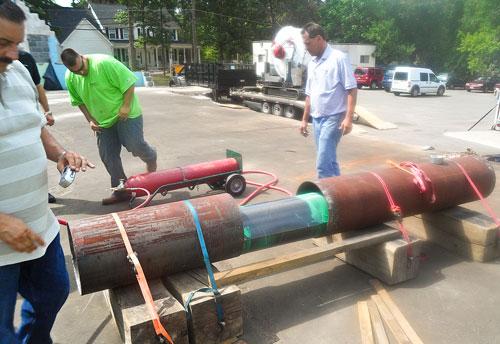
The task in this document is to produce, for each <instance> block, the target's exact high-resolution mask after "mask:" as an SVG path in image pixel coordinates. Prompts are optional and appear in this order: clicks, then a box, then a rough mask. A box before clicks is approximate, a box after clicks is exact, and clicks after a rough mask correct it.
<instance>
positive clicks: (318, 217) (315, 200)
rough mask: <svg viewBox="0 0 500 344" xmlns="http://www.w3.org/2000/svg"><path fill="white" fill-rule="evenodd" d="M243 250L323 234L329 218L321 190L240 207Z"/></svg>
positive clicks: (251, 249)
mask: <svg viewBox="0 0 500 344" xmlns="http://www.w3.org/2000/svg"><path fill="white" fill-rule="evenodd" d="M240 212H241V217H242V220H243V237H244V242H243V252H242V253H246V252H250V251H256V250H261V249H264V248H268V247H272V246H276V245H280V244H284V243H287V242H292V241H296V240H301V239H306V238H311V237H317V236H321V235H322V234H324V233H325V232H326V229H327V223H328V220H329V215H328V203H327V201H326V199H325V198H324V197H323V196H322V195H320V194H318V193H307V194H302V195H299V196H295V197H289V198H284V199H280V200H276V201H271V202H265V203H259V204H255V205H248V206H243V207H240Z"/></svg>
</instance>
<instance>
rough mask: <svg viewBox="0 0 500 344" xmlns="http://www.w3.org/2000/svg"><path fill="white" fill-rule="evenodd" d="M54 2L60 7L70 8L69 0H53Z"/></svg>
mask: <svg viewBox="0 0 500 344" xmlns="http://www.w3.org/2000/svg"><path fill="white" fill-rule="evenodd" d="M54 2H55V3H56V4H58V5H60V6H65V7H71V0H55V1H54Z"/></svg>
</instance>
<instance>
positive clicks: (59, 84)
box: [43, 62, 144, 90]
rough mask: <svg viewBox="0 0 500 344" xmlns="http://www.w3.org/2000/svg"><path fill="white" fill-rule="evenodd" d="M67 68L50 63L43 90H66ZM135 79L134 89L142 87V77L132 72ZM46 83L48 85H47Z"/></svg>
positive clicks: (138, 73) (139, 73) (59, 64)
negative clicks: (65, 77)
mask: <svg viewBox="0 0 500 344" xmlns="http://www.w3.org/2000/svg"><path fill="white" fill-rule="evenodd" d="M66 71H67V68H66V66H65V65H63V64H62V63H53V62H50V63H49V66H48V67H47V71H46V72H45V74H44V76H43V77H44V79H45V89H46V90H67V89H68V88H67V87H66V80H65V79H64V76H65V75H66ZM134 75H135V76H136V77H137V82H136V83H135V87H144V77H143V75H142V73H141V72H134ZM47 82H48V85H47Z"/></svg>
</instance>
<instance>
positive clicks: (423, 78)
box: [420, 73, 429, 81]
mask: <svg viewBox="0 0 500 344" xmlns="http://www.w3.org/2000/svg"><path fill="white" fill-rule="evenodd" d="M420 81H429V74H427V73H420Z"/></svg>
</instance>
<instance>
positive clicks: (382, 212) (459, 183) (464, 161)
mask: <svg viewBox="0 0 500 344" xmlns="http://www.w3.org/2000/svg"><path fill="white" fill-rule="evenodd" d="M453 161H456V162H458V163H459V164H460V165H462V166H463V167H464V168H465V170H466V171H467V173H468V174H469V175H470V176H471V178H472V180H473V181H474V182H475V183H476V185H477V187H478V189H479V190H480V191H481V193H482V194H483V195H484V196H485V197H486V196H488V195H489V194H490V193H491V192H492V191H493V188H494V187H495V171H494V170H493V168H492V167H491V166H490V165H489V164H488V163H487V162H486V161H485V160H484V159H482V158H479V157H473V156H467V157H461V158H456V159H453V160H445V162H444V163H443V164H442V165H436V164H432V163H422V164H419V165H418V166H419V168H420V169H422V170H423V171H424V172H425V173H426V174H427V176H428V177H429V178H430V179H431V181H432V184H433V186H434V192H435V195H436V201H435V202H434V203H430V202H429V201H428V200H427V198H426V197H425V196H424V195H422V194H420V193H419V190H418V188H417V186H416V185H415V183H414V182H413V176H412V175H410V174H408V173H405V172H404V171H401V170H400V169H397V168H395V167H393V168H385V169H380V170H378V171H376V173H377V174H378V175H379V176H380V177H382V179H383V180H384V181H385V183H386V184H387V186H388V188H389V190H390V192H391V194H392V196H393V198H394V200H395V202H396V203H397V204H398V205H399V206H400V207H401V210H402V213H403V216H411V215H415V214H421V213H424V212H430V211H436V210H441V209H446V208H450V207H453V206H456V205H458V204H463V203H467V202H472V201H475V200H477V199H478V198H477V196H476V194H475V193H474V191H473V190H472V188H471V187H470V185H469V183H468V182H467V179H466V178H465V176H464V175H463V173H462V172H461V171H460V169H459V167H458V166H457V165H456V164H455V163H453ZM309 192H320V193H321V194H322V195H323V196H325V198H326V200H327V202H328V204H329V215H330V216H329V223H328V228H327V232H328V233H340V232H347V231H351V230H356V229H360V228H366V227H369V226H373V225H375V224H379V223H383V222H386V221H389V220H391V219H393V214H392V213H391V211H390V208H389V203H388V200H387V196H386V194H385V192H384V189H383V187H382V185H381V184H380V182H379V181H378V180H377V179H376V177H375V176H373V175H372V174H371V173H369V172H363V173H358V174H352V175H345V176H340V177H334V178H325V179H321V180H319V181H316V182H305V183H303V184H301V185H300V186H299V189H298V190H297V194H305V193H309Z"/></svg>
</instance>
